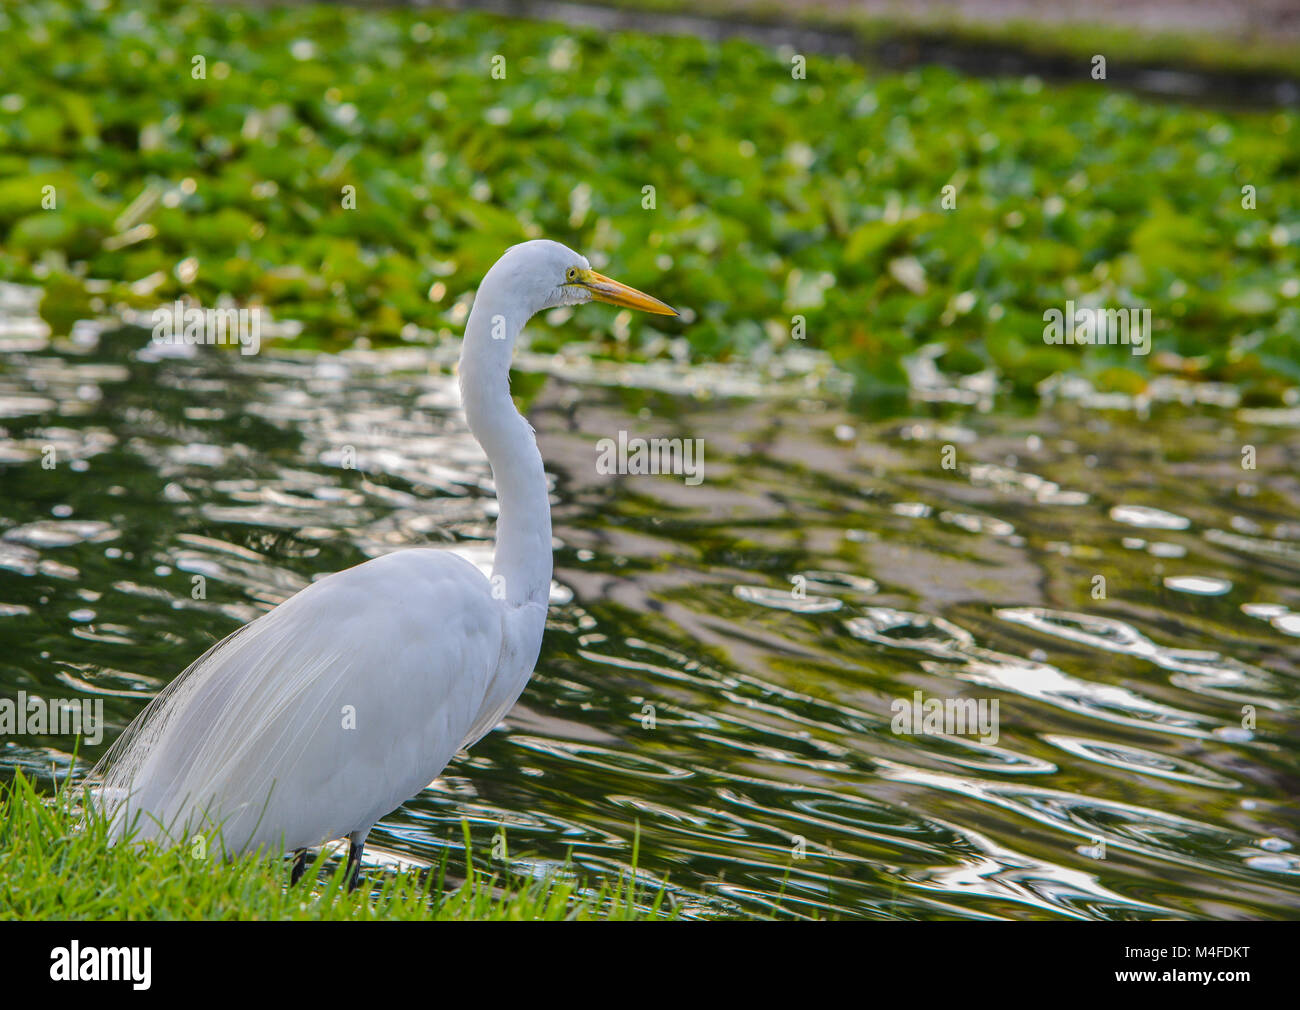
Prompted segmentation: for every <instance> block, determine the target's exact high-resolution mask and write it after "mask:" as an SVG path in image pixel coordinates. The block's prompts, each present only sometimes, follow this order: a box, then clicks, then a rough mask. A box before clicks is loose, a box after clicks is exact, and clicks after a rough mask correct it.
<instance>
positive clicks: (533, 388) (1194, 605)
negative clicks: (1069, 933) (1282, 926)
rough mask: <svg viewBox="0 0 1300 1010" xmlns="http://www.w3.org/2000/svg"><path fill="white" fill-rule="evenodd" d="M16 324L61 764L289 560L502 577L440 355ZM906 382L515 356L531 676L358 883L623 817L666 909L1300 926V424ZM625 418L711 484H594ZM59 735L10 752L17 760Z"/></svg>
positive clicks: (13, 317)
mask: <svg viewBox="0 0 1300 1010" xmlns="http://www.w3.org/2000/svg"><path fill="white" fill-rule="evenodd" d="M24 297H25V294H24V292H22V291H20V290H18V289H6V292H5V296H4V301H5V302H6V306H5V312H4V326H3V328H0V353H2V357H0V436H2V437H0V480H2V481H3V496H2V498H0V636H2V637H0V642H2V644H3V648H0V696H3V697H13V696H15V695H16V694H17V692H18V691H20V690H22V691H26V692H28V693H29V694H40V695H42V696H44V697H48V698H55V697H60V698H64V697H66V698H78V697H82V696H93V697H96V698H102V699H103V701H104V706H105V712H106V715H107V719H108V722H109V727H108V730H107V732H106V734H105V738H104V741H103V743H102V744H101V745H100V747H97V748H85V749H84V750H83V755H84V756H85V757H87V758H89V759H91V760H93V759H94V758H95V757H97V756H98V754H99V753H100V752H101V751H102V749H103V747H104V746H106V745H107V744H108V743H110V742H111V740H112V739H113V738H114V737H115V736H116V735H117V733H118V732H120V730H121V728H122V727H124V726H125V725H126V723H127V722H128V721H129V720H130V719H131V718H132V717H133V716H134V715H135V714H136V713H137V712H138V711H139V710H140V709H141V708H142V707H143V705H144V704H145V703H146V701H147V700H148V699H149V698H150V697H151V696H152V695H153V694H154V692H156V691H157V690H158V689H159V688H160V687H161V686H162V685H163V684H164V683H166V682H167V680H168V679H169V678H171V677H172V676H174V675H175V674H176V673H177V672H179V671H180V670H181V669H182V668H184V667H185V666H186V665H187V664H188V663H189V662H190V661H191V660H192V659H194V658H195V657H196V656H198V655H199V654H200V653H201V652H203V651H204V650H205V649H206V648H207V647H208V646H209V645H210V644H211V643H212V642H213V641H215V640H216V639H218V638H220V637H222V636H224V635H226V634H228V633H229V632H231V631H233V630H234V629H235V628H237V627H239V626H240V624H242V623H243V622H246V621H248V620H250V619H251V618H253V617H256V616H257V615H258V614H259V613H260V612H262V611H264V610H266V609H267V608H269V607H271V606H273V605H274V604H276V603H278V602H279V601H281V600H283V599H285V598H286V597H288V596H289V595H291V594H292V593H293V592H295V591H296V590H298V589H300V588H301V587H303V586H304V585H306V584H307V583H308V582H309V581H310V580H311V579H312V578H313V577H316V576H318V575H320V574H323V573H328V572H332V571H335V570H337V569H340V568H345V567H347V566H349V565H352V564H356V563H358V562H360V561H363V560H365V559H366V558H368V557H373V556H376V555H379V554H383V553H385V552H388V551H391V550H395V549H398V548H401V547H406V546H412V545H438V546H445V547H446V548H447V549H451V550H458V551H462V552H465V553H466V554H467V555H468V556H469V557H470V558H471V559H472V560H475V561H476V562H478V563H480V564H483V565H487V564H488V563H489V559H490V549H491V547H490V545H491V537H492V528H493V515H494V505H495V502H494V499H493V497H492V494H491V484H490V479H489V472H488V468H487V465H486V461H485V460H484V459H483V457H482V455H481V453H480V452H479V450H478V448H477V446H476V444H475V443H474V442H473V440H472V439H471V438H470V437H469V435H468V433H467V431H466V429H465V426H464V419H463V416H462V414H461V413H460V410H459V406H458V395H457V393H456V387H455V380H454V378H452V377H451V376H450V375H449V374H448V373H447V372H446V371H445V370H443V369H441V368H438V367H432V368H431V367H429V366H428V363H429V361H430V360H431V357H432V358H439V356H438V355H431V353H430V351H429V350H427V349H419V350H411V351H404V352H395V353H388V354H357V355H352V356H341V357H323V358H319V359H316V358H302V357H299V358H291V357H287V356H276V355H274V354H271V353H264V354H262V355H260V356H256V357H240V356H239V355H237V354H232V353H221V352H218V351H215V350H213V349H201V350H200V351H199V353H197V354H193V355H191V356H180V355H159V354H156V353H155V352H154V350H152V349H148V350H144V351H142V350H141V349H142V348H143V347H144V346H145V342H146V336H147V335H146V334H144V333H142V331H139V330H125V331H116V332H113V331H109V332H106V333H102V334H101V333H100V332H98V331H96V330H95V329H94V328H90V327H83V328H81V329H79V330H78V331H77V332H75V333H74V336H73V339H72V340H70V341H61V342H55V343H51V342H50V341H49V339H48V337H47V336H46V335H45V333H44V330H43V327H42V325H41V324H40V323H39V321H37V320H35V318H34V317H32V316H30V312H29V309H30V306H28V305H27V304H26V303H25V302H24ZM454 350H455V349H454V348H451V349H449V351H450V353H454ZM447 353H448V352H444V353H443V354H442V355H441V356H440V357H441V359H443V360H445V358H446V356H447ZM915 378H916V380H917V383H918V391H919V393H920V394H921V395H922V396H925V397H928V398H929V399H931V400H948V401H957V402H949V403H946V404H939V403H925V402H918V403H916V404H914V406H913V408H912V413H911V414H910V415H909V416H907V417H905V418H898V419H893V420H888V421H865V420H863V419H862V418H861V417H855V416H853V415H851V414H848V413H845V412H843V411H842V410H840V409H839V408H837V407H834V406H832V405H831V401H830V400H829V399H823V398H819V395H818V394H816V393H814V392H804V393H800V392H799V391H798V390H799V386H800V383H799V382H798V381H797V380H792V381H790V382H786V383H783V384H780V386H779V388H768V389H764V388H762V384H759V383H756V382H754V381H752V377H751V376H748V375H747V374H746V373H744V372H743V371H736V370H733V371H731V372H728V373H720V372H719V373H695V374H694V376H692V375H691V374H690V373H674V372H673V371H672V370H669V369H661V370H652V369H625V370H617V369H611V368H608V367H603V368H597V367H595V366H590V365H583V366H581V367H580V366H579V365H578V364H575V363H572V362H566V363H558V364H557V363H554V362H543V361H538V360H534V359H525V362H524V370H523V371H521V374H520V375H519V376H518V378H517V381H516V392H517V393H519V394H520V397H521V399H522V400H524V401H526V406H527V412H528V415H529V417H530V420H531V421H532V422H533V424H534V426H535V427H536V428H537V430H538V434H539V440H540V443H541V447H542V452H543V455H544V456H545V457H546V460H547V467H548V470H549V472H550V473H551V474H552V475H553V477H554V499H553V503H554V504H553V508H554V516H555V537H556V543H555V562H556V573H555V578H556V585H555V587H554V589H553V594H552V603H553V605H552V609H551V617H550V621H549V624H548V630H547V634H546V640H545V643H544V645H543V648H542V658H541V662H540V664H539V667H538V670H537V673H536V675H535V676H534V678H533V680H532V683H531V684H530V686H529V687H528V689H527V690H526V691H525V693H524V696H523V698H522V700H521V701H520V703H519V705H518V706H517V707H516V708H515V709H514V710H513V711H512V712H511V713H510V715H509V717H508V719H507V720H506V722H505V723H503V724H502V725H501V726H499V727H498V729H497V731H495V732H493V733H491V734H489V735H488V736H487V737H486V738H485V739H484V740H482V741H481V742H480V743H479V744H478V745H477V746H476V747H475V748H474V750H473V752H472V754H471V755H461V756H460V757H459V758H458V759H457V760H455V761H454V762H453V763H452V765H451V766H450V767H449V768H448V769H447V772H446V774H445V775H444V776H443V777H442V778H441V779H439V780H438V781H437V782H435V783H434V784H432V785H431V786H430V787H429V788H428V789H427V790H425V792H424V793H422V794H421V795H420V796H419V797H418V798H416V799H415V800H413V801H411V802H410V803H408V804H406V806H405V807H403V808H402V809H401V810H400V811H398V812H397V813H395V814H393V815H391V816H390V817H387V818H385V819H384V821H382V822H381V823H380V825H379V826H378V827H377V828H376V829H375V832H374V833H373V834H372V835H371V844H372V848H373V850H374V851H373V855H374V857H375V858H376V859H378V860H381V861H382V860H383V859H384V858H385V857H386V856H387V857H397V858H402V859H406V860H410V861H414V862H417V863H428V862H434V861H437V860H438V859H439V858H440V856H441V854H442V852H443V851H444V849H446V848H450V849H451V850H452V859H453V862H459V861H460V859H461V855H460V854H461V850H462V848H463V839H462V831H461V823H460V822H461V819H462V818H464V819H466V820H467V821H468V822H469V825H470V828H471V832H472V835H473V838H474V845H475V848H476V849H482V850H484V851H486V850H487V849H489V848H490V846H491V843H492V839H493V837H494V835H496V834H497V833H498V831H499V830H500V828H501V826H503V825H504V827H505V831H506V837H507V839H508V843H509V856H508V858H509V859H510V860H511V862H513V863H514V864H515V865H516V867H517V868H518V869H520V870H523V871H525V872H534V873H542V872H546V871H548V870H549V869H551V868H553V866H554V865H555V864H558V863H561V862H563V861H564V860H565V859H566V857H569V856H571V858H572V862H573V863H574V864H575V866H577V867H579V868H581V869H583V870H584V871H585V872H586V873H587V875H588V876H589V877H590V878H592V879H599V878H600V877H601V876H603V875H611V876H613V875H617V874H618V873H620V872H621V871H622V870H623V869H624V868H625V867H627V866H628V865H629V864H630V863H631V861H632V854H633V844H634V837H635V836H636V832H637V828H636V826H637V825H639V853H638V857H637V862H638V866H639V869H640V871H641V872H642V873H643V874H644V875H646V876H647V877H649V878H652V879H654V880H658V881H665V880H666V881H667V884H668V887H669V889H670V894H671V896H672V901H673V903H674V904H675V905H676V906H677V907H678V908H679V909H681V910H682V911H683V912H684V914H687V915H698V916H717V915H731V914H759V915H769V914H777V915H793V916H824V917H825V916H839V917H868V918H885V917H904V918H934V917H970V918H1058V917H1074V918H1159V917H1216V918H1217V917H1282V916H1286V917H1294V916H1295V915H1296V914H1297V912H1298V911H1300V858H1298V857H1297V854H1296V851H1297V850H1296V848H1295V844H1296V842H1297V840H1298V839H1297V835H1298V829H1300V817H1298V816H1297V811H1296V792H1297V785H1298V784H1300V774H1298V771H1300V769H1298V766H1297V753H1298V752H1300V745H1298V744H1297V742H1296V741H1297V729H1298V728H1300V718H1298V717H1297V697H1298V694H1300V692H1298V691H1297V683H1298V680H1297V677H1298V676H1300V640H1297V636H1300V591H1297V588H1296V586H1297V578H1296V576H1297V571H1298V570H1300V518H1297V517H1298V516H1300V508H1298V507H1297V506H1298V505H1300V483H1298V482H1297V479H1296V462H1297V457H1298V456H1300V430H1298V429H1300V415H1297V413H1296V412H1294V411H1287V410H1279V411H1250V410H1247V409H1244V408H1242V407H1240V406H1239V405H1236V404H1235V403H1234V402H1233V398H1232V396H1231V395H1230V392H1224V391H1220V392H1221V393H1222V394H1223V395H1211V396H1208V397H1205V396H1202V398H1203V399H1208V400H1211V401H1214V400H1216V399H1217V400H1220V401H1221V402H1209V403H1200V404H1195V405H1187V404H1178V403H1177V402H1166V403H1155V404H1153V405H1150V406H1149V407H1145V408H1143V407H1142V406H1141V405H1139V409H1134V407H1133V405H1132V404H1130V403H1109V402H1105V401H1102V402H1092V403H1087V402H1081V400H1080V398H1079V397H1078V396H1075V395H1071V391H1070V389H1068V388H1066V387H1062V388H1060V389H1058V390H1056V394H1057V395H1055V396H1054V397H1053V398H1052V402H1045V403H1044V405H1043V406H1042V407H1041V409H1039V410H1038V411H1036V412H1034V413H1025V412H1023V411H1020V412H1017V411H1008V410H1007V409H1005V407H1004V406H1002V407H1000V409H998V410H995V411H992V412H987V411H982V410H981V409H980V408H981V401H982V400H985V399H987V397H986V396H984V395H983V394H982V393H981V392H980V390H979V383H978V381H974V382H969V383H967V384H966V388H962V389H958V388H956V387H952V388H950V389H947V390H943V389H941V388H940V385H939V383H938V380H937V379H936V377H935V376H934V375H933V374H928V375H927V374H926V373H925V370H924V369H923V368H922V369H919V370H918V371H917V373H916V375H915ZM807 388H808V389H813V388H815V387H814V386H813V385H811V384H809V385H808V386H807ZM1076 392H1077V391H1076ZM1179 395H1180V391H1179V390H1177V389H1174V390H1173V391H1172V392H1171V393H1170V396H1169V399H1171V400H1175V401H1176V400H1177V398H1178V396H1179ZM1085 399H1086V398H1085ZM963 400H969V401H971V403H970V404H969V405H963V403H961V402H960V401H963ZM985 405H987V404H985ZM620 431H626V432H628V434H629V435H630V436H633V437H635V436H643V437H649V436H656V435H657V436H677V437H689V438H701V439H703V440H704V446H705V448H704V465H705V480H704V482H703V483H702V484H701V485H699V486H695V487H692V486H688V485H687V484H686V483H685V481H684V480H683V479H682V478H681V477H680V476H603V475H601V474H598V473H597V472H596V463H595V461H596V455H597V450H596V443H597V441H598V440H599V439H602V438H617V436H618V432H620ZM945 446H947V447H950V451H949V452H948V453H945ZM1245 446H1253V447H1254V451H1255V455H1256V459H1257V467H1256V469H1254V470H1248V469H1243V467H1242V459H1243V447H1245ZM50 459H53V460H54V466H53V468H52V469H49V468H46V467H44V466H43V465H42V461H43V460H50ZM354 459H355V467H352V468H350V467H349V466H348V464H350V463H352V462H353V460H354ZM945 461H946V462H950V463H952V464H953V465H952V466H951V468H946V467H945V466H944V463H945ZM198 575H201V576H203V577H204V579H205V580H206V587H207V592H206V599H194V598H193V593H192V587H193V584H194V582H193V580H194V577H195V576H198ZM1103 580H1104V581H1103ZM430 616H431V619H434V615H430ZM918 691H919V692H921V696H922V698H923V699H931V698H937V699H941V700H942V699H948V698H969V699H975V700H980V699H983V700H985V701H986V702H991V701H997V703H998V713H999V724H998V735H997V740H996V742H991V741H990V742H981V741H980V740H979V739H978V738H976V737H975V736H972V735H969V734H968V735H964V736H956V735H948V736H944V735H933V734H930V735H925V734H912V735H908V734H899V733H895V732H893V731H892V729H891V720H892V718H893V709H892V705H893V703H894V702H895V700H896V699H905V700H907V701H908V702H911V701H912V700H913V699H914V697H915V692H918ZM71 748H72V743H71V741H70V739H69V738H67V737H48V738H31V737H25V738H11V739H7V740H5V741H4V742H3V743H0V773H2V772H4V771H6V770H9V769H12V768H13V767H15V766H23V767H25V768H28V769H30V770H32V771H35V772H38V773H42V774H44V775H46V776H48V775H49V773H50V771H51V769H66V768H67V767H68V765H69V763H70V753H69V752H70V750H71ZM83 770H84V769H83Z"/></svg>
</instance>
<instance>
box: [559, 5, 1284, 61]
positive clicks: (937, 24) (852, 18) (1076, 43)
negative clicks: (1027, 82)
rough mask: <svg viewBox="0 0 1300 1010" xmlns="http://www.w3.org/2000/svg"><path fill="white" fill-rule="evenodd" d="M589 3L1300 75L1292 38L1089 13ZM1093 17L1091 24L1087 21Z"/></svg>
mask: <svg viewBox="0 0 1300 1010" xmlns="http://www.w3.org/2000/svg"><path fill="white" fill-rule="evenodd" d="M583 2H584V3H590V4H598V5H600V6H604V7H614V8H622V9H627V10H637V11H657V12H662V13H667V14H694V15H701V16H705V17H714V18H722V19H727V18H737V19H740V20H744V21H748V22H752V23H758V24H791V23H794V24H801V25H808V26H810V27H816V28H826V29H832V30H841V31H849V32H852V33H853V34H854V35H856V36H857V37H858V38H859V39H860V40H861V41H862V43H863V45H865V46H872V45H875V44H877V43H881V42H885V41H901V42H907V41H908V40H912V39H931V40H936V41H938V40H942V41H944V42H948V43H957V44H959V45H989V46H998V47H1006V48H1010V49H1019V50H1023V51H1025V52H1027V53H1032V54H1034V55H1035V56H1041V57H1058V58H1060V59H1061V60H1069V61H1072V62H1079V63H1081V64H1082V65H1084V66H1087V65H1088V62H1089V61H1090V60H1091V58H1092V57H1093V56H1094V55H1095V54H1097V53H1102V54H1105V56H1106V58H1107V59H1108V60H1111V61H1114V62H1116V63H1127V64H1135V65H1142V66H1170V67H1179V68H1186V69H1192V70H1203V71H1208V72H1224V73H1252V74H1270V73H1271V74H1279V75H1282V76H1288V77H1290V76H1295V75H1298V74H1300V48H1297V46H1296V45H1295V43H1294V42H1293V41H1292V40H1291V39H1290V38H1289V37H1287V36H1282V37H1280V38H1278V37H1274V36H1271V35H1266V34H1253V35H1251V37H1249V38H1235V37H1227V38H1225V37H1221V36H1219V35H1214V34H1211V33H1208V32H1202V33H1195V32H1188V31H1170V30H1152V31H1146V30H1143V31H1134V30H1130V29H1125V28H1122V27H1119V26H1117V25H1115V24H1105V23H1094V22H1105V21H1106V20H1107V18H1106V12H1104V11H1093V12H1089V11H1088V9H1087V8H1086V7H1084V6H1082V5H1081V6H1080V7H1079V9H1078V10H1077V11H1074V12H1072V13H1073V14H1074V16H1075V17H1077V18H1079V20H1070V21H1054V20H1052V19H1051V18H1050V17H1044V18H1041V19H1039V20H1014V19H1012V20H1006V21H1001V20H997V19H996V15H997V6H996V5H990V13H991V15H993V16H991V17H989V18H988V19H987V20H980V21H976V20H970V19H962V18H961V17H960V16H959V15H958V14H957V13H956V12H954V10H953V9H952V8H951V7H950V6H949V5H947V4H943V3H936V4H933V5H930V4H915V5H913V4H897V5H895V7H894V8H893V9H892V10H891V11H890V16H889V17H888V18H885V17H880V16H873V15H872V14H870V13H863V12H862V11H860V10H857V9H855V8H854V7H853V6H852V5H847V4H843V3H834V2H832V3H829V4H825V5H823V3H821V2H820V0H802V2H799V3H794V4H791V3H788V2H782V0H583ZM1089 14H1091V16H1092V18H1093V19H1094V21H1093V22H1090V21H1087V20H1083V19H1084V18H1087V17H1088V16H1089Z"/></svg>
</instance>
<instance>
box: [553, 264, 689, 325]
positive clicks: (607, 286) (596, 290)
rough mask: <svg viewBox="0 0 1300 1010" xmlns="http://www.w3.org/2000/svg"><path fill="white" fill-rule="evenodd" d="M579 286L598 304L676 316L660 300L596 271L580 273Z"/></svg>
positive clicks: (673, 311) (668, 306)
mask: <svg viewBox="0 0 1300 1010" xmlns="http://www.w3.org/2000/svg"><path fill="white" fill-rule="evenodd" d="M573 283H575V284H578V285H580V286H582V287H584V288H586V289H587V290H588V291H590V292H591V297H592V298H593V299H594V300H596V301H598V302H608V303H609V304H610V305H620V306H622V307H623V308H625V309H637V310H638V311H640V312H653V313H654V314H655V315H657V316H675V315H677V310H676V309H675V308H673V307H672V306H671V305H665V304H664V303H663V302H661V301H660V300H659V299H658V298H652V297H651V296H650V295H648V294H646V293H645V292H644V291H638V290H637V289H636V288H630V287H628V286H627V285H626V284H621V283H619V282H618V281H616V280H613V279H612V278H610V277H606V276H605V275H604V274H598V273H596V271H595V270H582V271H579V274H578V279H577V280H576V281H574V282H573Z"/></svg>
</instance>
